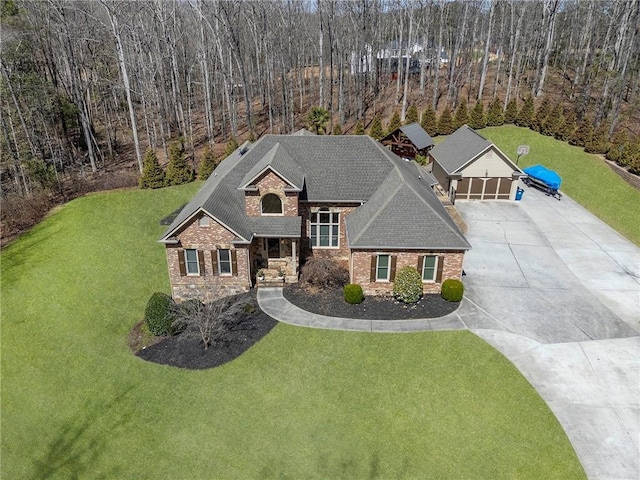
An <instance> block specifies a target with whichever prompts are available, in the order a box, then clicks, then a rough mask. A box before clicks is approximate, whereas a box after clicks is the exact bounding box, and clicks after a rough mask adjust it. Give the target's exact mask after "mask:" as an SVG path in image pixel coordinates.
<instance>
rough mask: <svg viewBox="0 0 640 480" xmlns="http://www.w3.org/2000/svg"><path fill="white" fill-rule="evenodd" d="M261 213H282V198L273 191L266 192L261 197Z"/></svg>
mask: <svg viewBox="0 0 640 480" xmlns="http://www.w3.org/2000/svg"><path fill="white" fill-rule="evenodd" d="M262 213H266V214H271V215H276V214H282V200H281V199H280V197H279V196H278V195H276V194H275V193H267V194H266V195H265V196H264V197H262Z"/></svg>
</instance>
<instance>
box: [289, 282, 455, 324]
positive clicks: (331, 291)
mask: <svg viewBox="0 0 640 480" xmlns="http://www.w3.org/2000/svg"><path fill="white" fill-rule="evenodd" d="M283 294H284V298H286V299H287V300H289V301H290V302H291V303H293V304H294V305H296V306H298V307H300V308H302V309H303V310H306V311H308V312H312V313H318V314H320V315H327V316H330V317H342V318H361V319H367V320H407V319H412V318H437V317H442V316H444V315H447V314H449V313H451V312H454V311H455V310H456V309H457V308H458V305H460V302H447V301H446V300H444V299H443V298H442V297H441V296H440V295H424V296H423V297H422V298H421V299H420V300H419V301H418V302H416V303H413V304H406V303H402V302H399V301H398V300H396V299H395V298H393V297H373V296H365V299H364V301H363V302H362V303H359V304H356V305H351V304H349V303H347V302H346V301H345V300H344V298H343V296H342V288H338V287H327V288H323V289H310V288H306V287H304V286H303V285H301V284H290V285H286V286H285V287H284V289H283Z"/></svg>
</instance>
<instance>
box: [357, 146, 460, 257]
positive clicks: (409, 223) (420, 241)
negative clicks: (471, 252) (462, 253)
mask: <svg viewBox="0 0 640 480" xmlns="http://www.w3.org/2000/svg"><path fill="white" fill-rule="evenodd" d="M396 158H397V157H396ZM394 163H395V164H396V169H395V170H394V171H393V172H392V173H391V174H390V175H389V176H387V178H386V179H385V180H384V181H383V182H382V184H381V185H380V188H379V189H378V191H377V192H376V193H375V194H374V195H373V196H372V197H371V199H370V200H369V201H368V202H367V203H365V204H364V205H363V206H361V207H359V208H357V209H356V210H354V211H353V212H352V213H351V214H350V215H349V216H348V217H347V218H346V225H347V237H348V240H349V246H350V247H351V248H406V249H421V250H468V249H469V248H471V247H470V245H469V243H468V242H467V240H466V239H465V238H464V236H463V235H462V233H461V232H460V230H459V229H458V227H457V226H456V225H455V223H454V222H453V220H452V219H451V217H450V216H449V214H448V213H447V212H446V210H445V208H444V207H443V206H442V204H441V203H440V201H439V200H438V198H437V197H436V195H435V194H434V193H433V191H432V190H431V186H430V185H429V181H428V180H427V179H425V178H424V176H423V175H422V173H423V172H422V169H420V168H418V167H419V166H418V165H417V164H416V163H414V162H404V161H403V160H400V159H397V160H394Z"/></svg>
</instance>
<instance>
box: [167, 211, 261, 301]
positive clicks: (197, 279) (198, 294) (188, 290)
mask: <svg viewBox="0 0 640 480" xmlns="http://www.w3.org/2000/svg"><path fill="white" fill-rule="evenodd" d="M198 219H199V218H194V219H193V221H192V222H191V223H190V224H189V225H188V226H187V227H186V228H184V229H183V230H182V231H181V232H180V233H179V234H178V235H176V236H177V238H178V239H179V240H180V244H179V245H167V246H166V247H167V248H166V253H167V264H168V267H169V281H170V282H171V291H172V296H173V298H174V299H175V300H176V301H182V300H186V299H189V298H199V299H201V300H206V299H209V298H212V297H214V296H216V295H222V296H228V295H235V294H237V293H242V292H246V291H248V290H249V289H250V288H251V279H250V275H249V249H248V246H246V247H245V246H234V245H233V244H231V240H232V239H233V238H234V237H235V235H234V234H232V233H231V232H229V231H228V230H227V229H226V228H224V227H223V226H222V225H220V224H219V223H217V222H215V221H214V220H213V219H211V220H210V222H209V225H208V226H200V225H199V224H198ZM186 248H195V249H197V250H201V251H203V252H204V275H185V276H182V275H180V267H179V260H178V250H180V249H186ZM217 248H225V249H227V248H228V249H230V250H235V252H236V256H237V261H238V262H237V266H238V272H237V275H222V276H221V275H213V266H212V253H213V255H215V254H216V252H215V250H216V249H217ZM212 250H214V251H213V252H212Z"/></svg>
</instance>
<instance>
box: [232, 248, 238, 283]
mask: <svg viewBox="0 0 640 480" xmlns="http://www.w3.org/2000/svg"><path fill="white" fill-rule="evenodd" d="M231 273H232V274H233V276H234V277H235V276H237V275H238V252H236V251H235V250H231Z"/></svg>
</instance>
